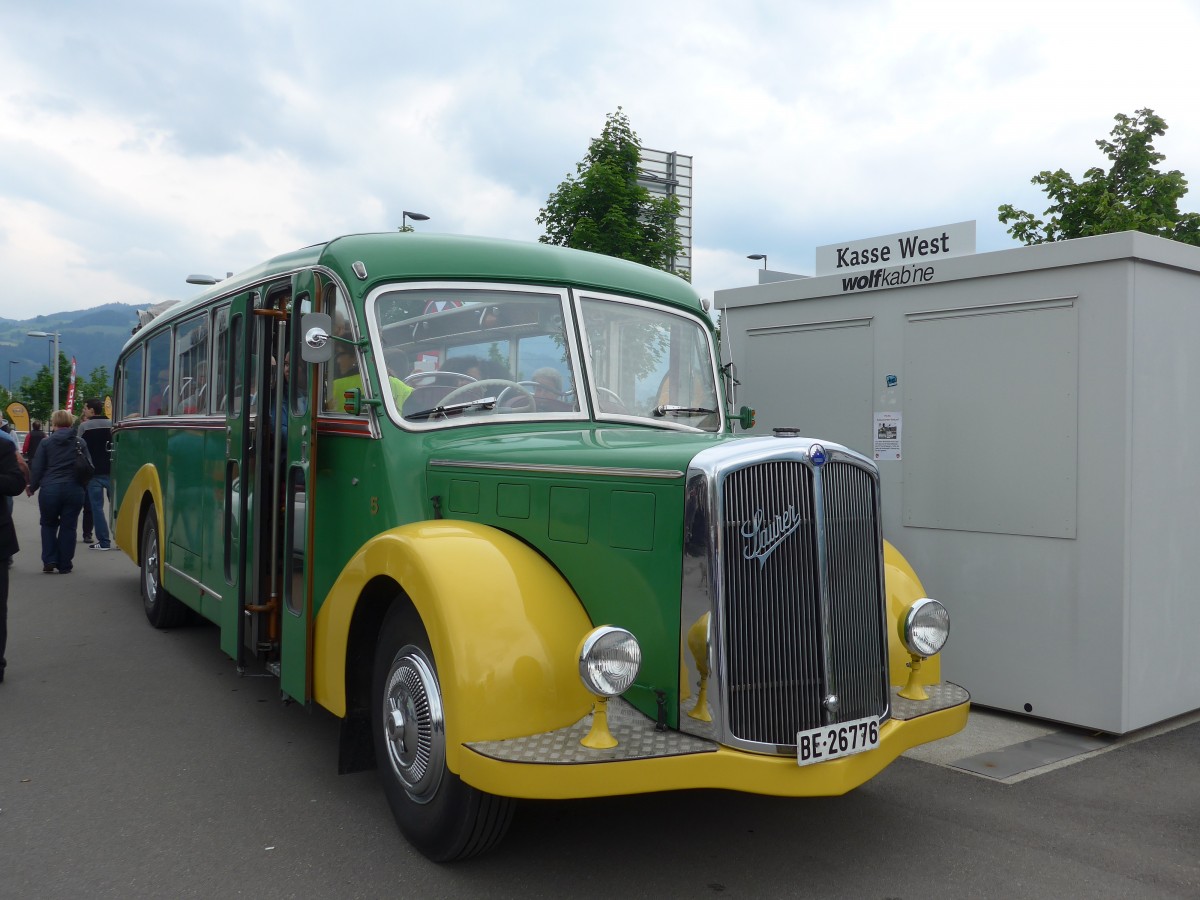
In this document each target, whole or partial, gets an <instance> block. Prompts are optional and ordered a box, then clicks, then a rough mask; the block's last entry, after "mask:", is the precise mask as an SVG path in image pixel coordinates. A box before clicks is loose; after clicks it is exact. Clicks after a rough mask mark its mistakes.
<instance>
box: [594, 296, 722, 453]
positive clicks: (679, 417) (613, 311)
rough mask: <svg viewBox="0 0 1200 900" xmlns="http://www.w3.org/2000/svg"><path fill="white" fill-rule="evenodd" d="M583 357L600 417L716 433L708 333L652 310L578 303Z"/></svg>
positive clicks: (683, 319)
mask: <svg viewBox="0 0 1200 900" xmlns="http://www.w3.org/2000/svg"><path fill="white" fill-rule="evenodd" d="M581 307H582V311H583V332H584V342H585V348H586V349H585V358H586V360H587V367H588V372H589V375H590V378H591V383H592V391H593V394H594V402H595V404H596V408H597V410H598V412H599V413H600V415H601V416H602V417H605V418H608V417H622V418H623V417H632V418H638V419H650V420H652V421H654V422H655V423H657V424H663V423H671V424H676V425H686V426H690V427H692V428H700V429H703V430H705V431H716V430H718V429H719V428H720V427H721V415H720V405H719V402H718V400H717V390H716V384H715V377H714V375H713V366H712V353H711V350H710V349H709V347H710V345H709V342H708V332H707V331H706V330H705V329H704V328H703V327H702V326H701V325H700V323H699V322H697V321H696V320H694V319H691V318H686V317H684V316H682V315H677V314H674V313H671V312H669V311H667V310H666V309H663V308H662V307H659V306H649V305H641V304H635V303H631V302H614V301H613V300H611V299H601V298H595V297H585V298H584V299H583V301H582V303H581Z"/></svg>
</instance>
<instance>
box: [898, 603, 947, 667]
mask: <svg viewBox="0 0 1200 900" xmlns="http://www.w3.org/2000/svg"><path fill="white" fill-rule="evenodd" d="M949 635H950V614H949V613H948V612H946V607H944V606H942V604H940V603H938V602H937V601H936V600H931V599H930V598H928V597H922V598H921V599H920V600H918V601H917V602H916V603H914V604H913V605H912V607H911V608H910V609H909V611H908V615H906V616H905V617H904V646H906V647H907V648H908V650H909V652H910V653H915V654H916V655H917V656H933V655H934V654H935V653H938V652H940V651H941V649H942V647H944V646H945V644H946V638H947V637H949Z"/></svg>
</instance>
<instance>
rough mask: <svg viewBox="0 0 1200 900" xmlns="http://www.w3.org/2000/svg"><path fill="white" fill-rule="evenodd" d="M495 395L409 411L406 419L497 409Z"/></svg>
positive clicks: (430, 417)
mask: <svg viewBox="0 0 1200 900" xmlns="http://www.w3.org/2000/svg"><path fill="white" fill-rule="evenodd" d="M495 408H496V398H495V397H480V398H479V399H478V400H464V401H463V402H462V403H451V404H448V405H447V406H435V407H433V409H423V410H421V411H420V412H415V413H409V414H408V415H406V416H405V417H404V418H406V419H432V418H433V417H434V416H439V415H440V416H450V415H452V414H454V413H460V412H465V411H466V410H468V409H495Z"/></svg>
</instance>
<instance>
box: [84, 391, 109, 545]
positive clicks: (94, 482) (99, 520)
mask: <svg viewBox="0 0 1200 900" xmlns="http://www.w3.org/2000/svg"><path fill="white" fill-rule="evenodd" d="M75 433H76V435H77V436H78V437H79V439H80V440H81V441H83V442H84V444H86V445H87V449H88V453H89V455H90V456H91V457H92V465H93V466H95V468H96V470H95V472H94V473H93V474H92V478H91V480H90V481H88V483H87V485H85V487H84V490H85V491H86V492H87V499H86V500H85V501H84V502H85V504H86V506H85V507H84V508H85V509H91V511H92V527H93V528H94V530H95V535H96V541H95V543H92V544H89V545H88V546H89V547H90V548H91V549H92V550H111V549H112V537H111V535H110V532H109V529H108V513H106V512H105V508H104V497H105V495H107V496H108V505H109V506H112V483H111V482H110V480H109V473H110V471H111V470H110V466H111V460H110V459H109V452H108V445H109V441H111V440H112V419H110V418H108V416H106V415H105V414H104V401H103V400H101V399H99V398H98V397H93V398H92V399H91V400H88V401H87V403H85V404H84V412H83V419H82V420H81V421H80V422H79V427H78V430H77V431H76V432H75ZM84 531H85V534H84V538H85V539H86V538H87V537H88V535H87V534H86V531H87V522H86V521H85V522H84Z"/></svg>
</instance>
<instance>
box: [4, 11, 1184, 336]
mask: <svg viewBox="0 0 1200 900" xmlns="http://www.w3.org/2000/svg"><path fill="white" fill-rule="evenodd" d="M971 13H972V15H971V16H970V17H967V16H966V15H965V12H964V7H962V5H961V4H954V3H948V2H937V0H912V2H904V3H899V2H882V0H880V2H869V3H856V4H841V5H831V4H826V3H817V2H786V3H785V2H782V0H780V2H767V0H762V2H751V3H746V4H739V5H730V4H721V3H716V2H699V3H696V4H692V5H689V6H688V7H687V9H686V10H677V11H670V10H664V11H652V10H650V9H649V8H647V7H645V5H644V4H637V3H631V2H627V0H615V2H613V3H611V4H608V5H606V6H605V7H604V8H602V9H601V8H592V7H587V6H580V7H563V6H561V5H550V4H543V3H536V2H515V0H514V2H497V3H488V4H478V3H464V2H447V3H442V4H436V5H435V4H421V3H416V4H404V5H401V4H394V3H385V2H366V0H364V2H362V3H358V4H354V5H353V6H352V7H351V8H346V9H342V10H340V11H339V10H335V9H333V8H331V7H329V6H328V5H325V4H316V3H312V2H306V0H304V2H297V3H287V2H283V0H273V2H265V3H255V4H251V5H248V6H247V5H245V4H238V3H234V2H232V0H228V2H227V0H221V2H211V3H205V4H193V5H189V6H186V7H178V8H177V7H176V6H172V5H170V4H166V5H163V4H159V5H151V4H146V3H142V2H134V0H115V2H113V3H109V4H104V5H103V6H98V5H96V4H92V3H85V2H74V3H72V2H63V3H55V4H40V5H25V6H15V5H12V4H9V5H7V6H6V7H5V8H4V9H3V10H2V11H0V155H2V158H3V165H0V211H3V213H4V214H5V220H4V223H3V224H2V225H0V264H2V265H4V267H5V270H6V272H8V273H10V275H9V277H8V281H9V283H10V284H11V285H12V286H13V289H14V290H13V291H9V292H6V294H8V295H9V296H8V297H0V315H2V316H8V317H14V316H16V315H18V314H21V307H20V305H19V304H15V303H13V302H12V301H11V300H10V299H9V297H11V296H12V295H13V293H14V291H15V293H16V294H19V295H22V296H37V297H38V298H39V302H40V303H42V304H45V305H44V307H42V309H44V310H45V311H54V310H58V309H66V308H80V307H83V306H88V305H93V304H95V303H100V302H106V301H110V300H124V301H129V302H141V301H142V300H145V299H163V298H165V297H178V296H183V295H185V294H186V293H187V292H188V290H189V289H188V288H187V287H186V286H185V285H184V284H183V282H182V279H183V277H184V276H185V275H186V274H188V273H189V272H193V271H208V272H212V273H216V274H220V273H222V272H224V271H230V270H240V269H242V268H246V267H248V266H251V265H254V264H256V263H257V262H259V261H261V260H262V259H265V258H267V257H269V256H271V255H274V254H277V253H280V252H285V251H287V250H291V249H295V248H296V247H299V246H303V245H306V244H309V243H313V242H315V241H320V240H324V239H326V238H328V237H331V236H333V235H336V234H339V233H344V232H357V231H366V230H390V229H393V228H395V227H396V226H398V225H399V224H400V214H401V211H402V210H404V209H410V210H419V211H421V212H424V213H426V214H428V215H430V216H431V219H430V221H429V222H428V223H423V224H422V226H421V227H422V229H423V230H435V231H447V232H461V233H476V234H486V235H492V236H497V237H513V238H518V239H527V240H536V238H537V236H538V234H539V229H538V227H537V225H536V222H535V218H536V216H537V212H538V209H539V208H540V207H541V206H542V205H543V204H544V202H545V200H546V198H547V196H548V195H549V193H550V192H551V191H552V190H554V189H555V187H557V185H558V184H559V182H560V181H561V180H562V179H563V177H564V176H566V175H567V174H568V173H573V172H574V170H575V164H576V163H577V162H578V161H579V160H580V159H582V158H583V156H584V154H585V153H586V150H587V145H588V142H589V141H590V140H591V139H592V138H593V137H595V136H597V135H598V134H599V132H600V129H601V128H602V127H603V124H604V117H605V115H606V114H607V113H609V112H612V111H613V110H615V109H616V108H617V107H618V106H622V107H623V108H624V110H625V112H626V113H627V114H628V115H629V117H630V120H631V123H632V124H633V127H634V129H635V130H636V131H637V132H638V134H639V136H640V137H641V140H642V142H643V144H645V145H646V146H650V147H654V148H656V149H661V150H676V151H679V152H681V153H685V154H688V155H691V156H692V157H693V159H694V164H695V170H694V174H695V184H694V188H695V194H694V223H693V226H694V227H693V244H694V246H693V270H694V279H693V280H694V284H695V285H696V287H697V289H698V290H700V292H701V294H702V295H706V296H711V295H712V293H713V291H714V290H716V289H719V288H722V287H729V286H735V285H737V284H746V283H753V281H754V280H755V278H756V272H755V268H756V266H755V264H754V263H752V262H750V261H748V260H746V259H745V255H746V254H747V253H752V252H761V253H767V254H768V256H769V259H770V264H771V267H772V268H773V269H774V268H779V269H783V270H787V271H799V272H805V273H807V272H811V267H812V260H813V250H814V248H815V247H816V246H818V245H821V244H826V243H831V242H834V241H839V240H845V239H851V238H856V237H867V236H871V235H876V234H886V233H890V232H895V231H900V230H903V229H906V228H917V227H923V226H928V225H934V224H940V223H946V222H956V221H962V220H966V219H976V220H978V222H979V246H980V249H995V248H997V247H1001V246H1010V245H1011V240H1010V239H1009V238H1008V236H1007V235H1006V234H1005V232H1004V229H1003V226H1001V225H1000V224H999V223H998V222H997V221H996V218H995V210H996V206H997V205H998V204H999V203H1002V202H1013V203H1014V204H1016V205H1017V206H1021V207H1024V208H1027V209H1030V210H1032V211H1035V212H1040V211H1041V209H1043V208H1044V205H1045V204H1044V198H1043V196H1042V195H1041V194H1040V192H1038V191H1037V190H1036V189H1035V188H1033V187H1032V186H1031V185H1029V179H1030V177H1032V176H1033V175H1034V174H1035V173H1036V172H1038V171H1039V170H1041V169H1044V168H1057V167H1059V166H1062V167H1064V168H1066V169H1068V170H1069V171H1071V172H1072V173H1074V174H1076V175H1079V174H1082V172H1083V170H1084V169H1086V168H1087V167H1088V166H1091V165H1096V164H1100V163H1101V162H1102V161H1103V160H1102V158H1101V157H1100V155H1099V152H1098V151H1097V150H1096V148H1095V145H1094V141H1095V140H1096V139H1097V138H1100V137H1104V136H1106V135H1107V132H1108V131H1109V130H1110V128H1111V127H1112V117H1113V115H1115V114H1116V113H1118V112H1132V111H1133V110H1135V109H1137V108H1140V107H1143V106H1150V107H1152V108H1154V109H1156V110H1157V111H1158V112H1159V113H1160V114H1162V115H1163V116H1164V117H1165V118H1166V119H1167V122H1168V123H1169V124H1170V126H1171V130H1170V131H1169V132H1168V134H1167V136H1166V137H1165V138H1164V139H1162V140H1161V141H1160V142H1159V149H1160V150H1162V151H1163V152H1165V153H1166V154H1167V165H1168V166H1169V167H1172V168H1179V169H1181V170H1182V171H1183V172H1184V173H1185V174H1191V175H1192V177H1193V179H1195V178H1197V177H1200V174H1198V173H1200V122H1197V120H1196V116H1195V113H1194V111H1193V107H1194V100H1193V98H1192V97H1191V87H1190V85H1191V81H1192V79H1191V77H1190V68H1189V67H1188V65H1187V62H1188V61H1189V60H1190V59H1191V55H1192V53H1193V52H1194V51H1193V47H1194V45H1195V39H1196V37H1197V36H1198V35H1200V12H1198V11H1197V10H1196V8H1195V7H1194V6H1193V5H1191V4H1189V3H1186V2H1183V0H1146V2H1144V3H1143V4H1141V5H1140V6H1139V8H1138V15H1137V16H1120V17H1110V16H1101V15H1096V14H1095V10H1094V7H1093V6H1092V5H1091V4H1084V3H1076V2H1066V3H1060V4H1045V3H1033V2H1029V0H1011V2H1005V3H998V2H995V3H993V2H981V3H977V4H973V5H972V6H971ZM1164 23H1170V27H1165V26H1164ZM1148 47H1153V60H1152V61H1151V60H1149V59H1146V60H1145V63H1146V64H1133V60H1134V59H1135V58H1142V57H1144V56H1145V55H1146V54H1147V53H1148V52H1149V51H1147V50H1146V49H1145V48H1148ZM1197 206H1198V204H1197V202H1196V200H1195V197H1194V196H1189V197H1188V198H1185V208H1188V209H1196V208H1197ZM35 263H36V267H35Z"/></svg>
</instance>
